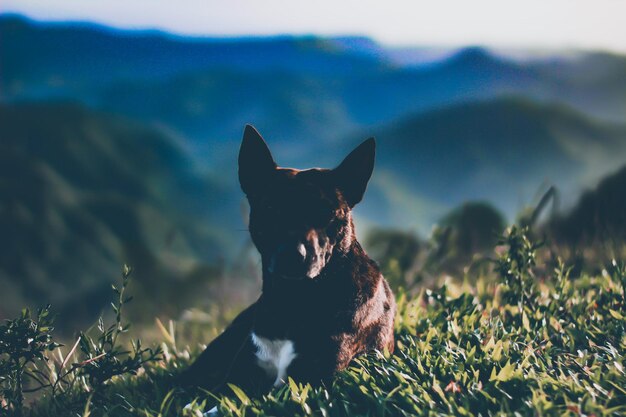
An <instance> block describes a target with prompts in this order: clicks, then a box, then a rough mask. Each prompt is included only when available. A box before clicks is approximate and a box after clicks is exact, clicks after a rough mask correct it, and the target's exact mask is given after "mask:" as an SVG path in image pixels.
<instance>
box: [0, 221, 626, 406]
mask: <svg viewBox="0 0 626 417" xmlns="http://www.w3.org/2000/svg"><path fill="white" fill-rule="evenodd" d="M495 249H496V250H495V252H494V257H493V262H492V263H490V267H489V268H486V269H485V271H486V272H485V273H481V274H480V275H481V276H480V277H479V278H478V279H477V280H475V281H474V282H472V279H470V277H468V276H466V279H464V280H453V279H452V278H450V277H447V278H445V279H444V280H443V281H442V282H440V285H437V286H435V287H434V288H433V289H430V290H427V289H422V290H419V291H418V292H416V293H414V294H409V293H407V292H405V291H403V290H398V291H397V297H398V303H399V311H398V316H397V320H396V338H397V343H396V350H395V352H394V354H393V355H390V354H389V353H388V352H375V353H372V354H370V355H368V356H365V357H360V358H358V359H356V360H355V361H353V364H352V365H351V366H350V367H349V368H348V369H346V370H345V371H343V372H341V373H340V374H338V375H337V377H336V379H335V381H334V383H333V384H332V386H327V387H311V386H309V385H306V386H302V385H299V384H297V383H296V382H294V381H292V380H290V381H289V383H288V384H287V385H285V386H284V387H282V388H279V389H276V390H274V391H272V392H271V393H269V394H268V395H267V396H264V397H263V398H249V397H248V396H247V395H246V394H245V393H244V392H242V391H241V390H239V389H238V388H237V387H234V386H233V387H231V390H232V393H231V395H229V396H226V397H219V398H217V397H214V396H213V395H211V394H210V393H206V392H196V393H187V392H183V391H181V390H180V389H178V388H173V387H171V383H170V380H171V377H172V375H175V374H176V373H177V372H178V371H179V370H180V369H181V368H183V367H184V366H186V365H187V364H188V363H189V362H190V360H191V359H192V358H193V357H194V356H195V355H196V354H197V353H198V352H199V350H200V346H198V345H197V343H195V344H192V347H191V348H190V347H189V346H184V345H183V342H181V341H178V340H177V339H178V338H179V337H181V338H185V337H188V336H189V334H190V328H189V326H191V325H190V324H189V323H187V324H185V323H178V324H176V323H170V325H169V326H167V325H166V326H164V325H162V324H161V323H160V322H159V323H158V326H157V327H160V329H161V333H160V339H161V342H162V343H160V348H157V346H154V350H153V351H143V349H144V348H143V347H140V346H137V345H134V347H133V349H132V352H130V353H124V352H123V349H122V348H121V347H120V346H121V345H122V343H120V342H118V341H116V340H115V339H116V338H117V336H118V333H119V335H122V333H123V332H127V331H128V332H131V333H132V328H131V329H128V328H126V326H125V324H124V318H123V314H122V310H123V307H124V305H125V300H126V298H127V297H126V295H124V292H125V290H126V284H127V283H128V282H129V279H130V278H129V277H128V275H129V274H128V273H129V272H130V271H129V270H126V271H125V272H126V273H125V275H124V276H125V277H126V278H125V279H124V281H123V285H122V286H118V287H116V288H115V293H116V294H118V296H116V301H115V302H114V303H113V306H114V309H115V311H116V312H118V311H119V315H118V316H117V317H118V320H119V321H115V322H114V323H113V325H111V327H109V328H107V326H106V325H105V323H102V322H101V323H100V324H99V326H97V327H98V328H99V329H92V331H91V332H90V333H88V335H87V336H83V337H82V338H83V340H84V341H87V342H88V343H81V344H80V346H79V347H78V348H77V349H75V352H73V353H70V354H69V355H68V351H69V350H70V348H72V346H64V347H57V346H56V345H52V344H51V343H52V339H51V338H50V337H49V334H48V333H46V332H48V331H50V329H46V328H43V327H44V326H47V323H46V321H47V320H48V319H47V318H46V317H45V314H44V317H39V318H34V319H33V320H32V321H31V324H33V326H26V327H28V328H30V329H34V328H36V323H37V322H38V321H39V322H40V324H41V326H40V327H39V328H37V329H36V331H37V332H38V333H37V334H39V336H37V335H35V336H34V339H35V341H34V342H33V341H32V340H31V341H29V342H28V343H30V345H29V346H30V350H29V349H23V351H22V353H23V354H24V358H26V357H29V355H28V352H33V351H34V350H36V348H35V347H36V346H39V347H42V348H43V350H46V353H43V356H42V357H46V358H49V359H48V360H47V362H46V361H45V360H39V359H37V358H36V356H37V355H30V356H35V357H34V358H32V362H33V364H34V365H26V364H25V362H24V359H22V362H20V363H21V364H23V365H24V368H25V369H27V371H26V374H29V373H30V374H31V375H33V377H36V378H37V380H39V381H40V384H41V385H47V384H49V383H52V386H47V387H44V388H43V389H41V391H40V394H39V396H38V398H37V399H36V400H35V401H34V402H32V403H31V404H30V405H26V406H25V408H24V409H23V413H24V415H31V416H61V415H68V416H69V415H82V416H126V415H138V416H155V417H156V416H174V415H188V416H200V415H201V414H202V413H203V412H204V411H206V410H208V409H209V408H211V407H212V406H213V405H216V404H217V406H218V409H219V415H223V416H243V415H246V416H249V415H274V416H276V415H285V416H287V415H288V416H296V415H303V416H304V415H323V416H344V415H345V416H347V415H351V416H352V415H389V416H395V415H398V416H404V415H511V414H513V413H517V414H518V415H572V416H576V415H595V416H603V415H607V416H608V415H625V414H626V389H625V388H624V387H626V374H625V373H624V367H626V356H625V355H624V352H625V349H626V332H625V330H626V318H625V317H626V305H625V304H624V295H625V294H624V292H625V291H626V269H625V268H624V267H623V265H621V264H620V263H619V262H617V261H613V262H611V263H610V264H608V265H606V266H600V269H599V271H600V272H599V273H598V274H589V273H586V272H583V273H581V274H580V275H579V276H573V275H572V274H571V268H568V266H567V265H565V264H564V263H563V262H562V261H561V260H560V259H559V258H557V257H556V256H555V254H554V253H553V251H551V250H549V249H548V248H546V247H545V246H542V245H541V244H538V243H536V242H534V241H533V240H532V239H531V238H530V237H529V233H528V230H527V229H524V228H519V227H512V228H508V229H507V231H506V232H505V233H504V235H503V237H502V239H501V240H500V241H499V242H498V246H497V247H496V248H495ZM136 296H138V297H140V296H141V295H140V294H136ZM18 321H19V320H18ZM12 323H16V322H12ZM120 325H121V326H120ZM8 327H10V326H8ZM214 327H216V326H214ZM6 328H7V326H6V325H5V326H4V327H3V328H2V330H1V331H3V332H5V333H4V334H3V335H5V336H6V334H7V333H6ZM17 328H19V326H17V327H13V329H14V330H15V329H17ZM118 329H124V330H123V332H118ZM211 331H213V332H215V331H217V329H216V328H215V329H212V330H211ZM16 332H17V333H19V331H14V334H16ZM192 333H193V332H192ZM204 334H205V335H206V329H205V332H204ZM41 335H44V336H41ZM185 335H186V336H185ZM4 340H9V339H8V338H4ZM11 340H13V339H11ZM38 341H39V342H41V343H42V344H40V345H35V344H36V343H37V342H38ZM3 343H4V344H3V345H0V348H1V349H3V350H1V351H0V353H2V356H0V358H2V361H3V362H2V365H0V366H10V362H9V361H7V360H6V359H7V358H8V357H9V356H8V354H7V352H8V351H11V346H8V345H7V343H6V342H3ZM33 343H35V344H33ZM16 344H17V345H19V343H17V342H16ZM14 345H15V344H14ZM13 347H15V346H13ZM12 352H16V350H15V349H14V350H12ZM69 356H71V358H70V357H69ZM66 357H67V358H68V359H67V360H64V359H63V358H66ZM71 363H73V365H70V364H71ZM28 369H29V370H28ZM35 369H37V370H35ZM65 370H70V371H71V372H69V373H68V372H67V371H65ZM64 373H65V374H66V375H65V376H64V377H63V378H62V381H61V382H60V383H57V384H54V382H55V381H56V380H57V379H58V375H62V374H64ZM24 378H26V377H24ZM0 382H1V383H2V388H3V393H4V396H5V403H4V408H3V412H5V413H17V414H19V413H20V411H21V409H20V408H19V406H18V404H19V402H20V401H19V399H18V398H17V397H19V393H16V392H15V391H11V389H12V388H15V385H14V382H15V381H13V380H11V378H10V377H9V378H6V377H5V378H4V379H2V380H0ZM36 385H38V384H30V385H29V386H36ZM11 395H13V397H11ZM10 399H12V400H13V402H12V403H11V404H7V403H6V401H7V400H10ZM187 404H191V405H189V406H187V408H184V407H185V405H187ZM11 408H12V410H11Z"/></svg>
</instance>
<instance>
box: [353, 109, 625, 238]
mask: <svg viewBox="0 0 626 417" xmlns="http://www.w3.org/2000/svg"><path fill="white" fill-rule="evenodd" d="M365 133H368V134H371V135H373V136H375V137H376V138H377V140H378V152H377V168H376V169H377V171H382V172H384V173H385V175H387V176H390V177H391V178H389V179H388V180H386V181H385V182H384V184H381V185H382V189H380V190H378V191H375V192H376V193H377V195H378V194H385V192H387V193H389V190H387V191H385V190H384V188H393V187H394V184H397V183H399V184H401V185H402V187H403V189H404V190H405V191H404V192H405V193H408V194H411V195H413V196H421V197H422V198H424V199H425V200H424V201H429V202H430V203H431V204H430V208H429V205H428V204H426V205H424V206H422V208H421V209H422V212H421V213H420V216H421V217H422V219H423V222H422V223H421V224H420V225H419V226H421V228H422V230H424V231H427V230H428V225H429V224H431V223H432V222H436V221H437V220H438V219H439V218H440V217H441V215H442V212H441V208H442V207H447V208H448V209H450V208H453V207H455V206H457V205H459V204H461V203H462V202H463V201H467V200H486V201H491V202H493V204H495V206H496V207H498V209H500V210H502V211H503V212H504V213H505V214H507V216H508V217H509V219H510V220H512V219H513V217H514V216H515V214H516V213H517V212H518V211H519V210H520V209H522V208H523V206H524V205H525V204H533V203H534V200H533V196H534V195H535V194H536V193H537V191H539V189H540V188H541V186H542V185H543V186H545V185H555V186H556V187H557V188H558V189H560V191H561V192H562V194H563V195H562V200H563V201H564V203H565V204H566V206H567V205H571V204H573V203H574V201H575V200H576V198H577V196H578V195H579V193H580V192H581V190H582V187H581V184H585V185H586V186H593V185H595V184H596V183H597V181H599V180H600V179H601V177H602V176H604V175H607V174H608V173H610V172H612V171H613V170H615V169H618V168H619V167H621V166H622V165H623V164H624V161H626V125H620V124H607V123H603V122H599V121H597V120H594V119H590V118H588V117H586V116H584V115H583V114H581V113H578V112H576V111H573V110H571V109H569V108H567V107H564V106H560V105H555V104H537V103H534V102H532V101H529V100H527V99H522V98H519V97H506V98H500V99H496V100H487V101H484V102H470V103H463V104H458V105H454V106H450V107H446V108H442V109H439V110H433V111H431V112H427V113H425V114H419V115H414V116H407V117H406V118H404V119H401V120H399V121H396V122H393V123H390V124H389V125H387V126H385V127H380V128H377V129H375V130H373V131H370V130H366V131H364V132H363V133H362V134H357V135H353V136H352V138H351V139H347V140H346V142H347V143H355V142H357V141H358V140H359V138H361V137H362V136H364V135H365ZM590 173H592V174H590ZM373 187H374V189H376V187H377V185H376V178H374V185H373ZM379 198H380V197H379ZM387 209H388V210H390V212H394V213H396V217H394V216H390V214H389V213H382V212H380V211H376V210H372V211H371V213H372V214H371V216H373V217H378V218H382V219H393V218H395V220H394V221H392V222H391V225H395V224H401V223H405V224H410V223H413V224H415V221H416V218H417V215H415V217H414V218H413V220H412V221H411V217H410V215H409V213H412V212H414V211H412V210H410V209H408V208H406V207H398V206H395V207H394V206H391V207H387ZM402 212H404V213H402ZM407 215H408V216H407Z"/></svg>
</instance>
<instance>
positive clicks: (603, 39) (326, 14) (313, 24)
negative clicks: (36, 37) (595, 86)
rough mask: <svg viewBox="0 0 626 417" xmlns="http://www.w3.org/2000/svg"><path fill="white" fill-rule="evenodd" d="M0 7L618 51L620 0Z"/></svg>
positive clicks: (63, 16) (204, 30) (230, 28)
mask: <svg viewBox="0 0 626 417" xmlns="http://www.w3.org/2000/svg"><path fill="white" fill-rule="evenodd" d="M0 11H2V12H17V13H22V14H25V15H27V16H29V17H31V18H34V19H38V20H81V21H92V22H99V23H103V24H106V25H110V26H114V27H119V28H141V29H148V28H156V29H162V30H166V31H169V32H175V33H179V34H192V35H209V36H239V35H246V36H247V35H253V36H258V35H276V34H317V35H327V36H335V35H366V36H370V37H372V38H374V39H376V40H377V41H379V42H381V43H383V44H386V45H389V46H448V47H452V46H463V45H483V46H490V47H496V48H497V47H503V48H530V49H555V48H558V49H583V50H586V49H600V50H608V51H615V52H620V53H626V0H586V1H581V0H518V1H511V0H429V1H422V0H413V1H410V0H403V1H401V0H377V1H369V0H358V1H357V0H308V1H301V0H164V1H157V0H2V2H1V3H0Z"/></svg>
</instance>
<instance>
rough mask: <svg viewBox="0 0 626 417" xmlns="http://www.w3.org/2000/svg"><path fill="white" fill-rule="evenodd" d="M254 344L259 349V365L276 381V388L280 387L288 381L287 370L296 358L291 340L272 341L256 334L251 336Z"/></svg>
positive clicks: (257, 355)
mask: <svg viewBox="0 0 626 417" xmlns="http://www.w3.org/2000/svg"><path fill="white" fill-rule="evenodd" d="M250 336H251V337H252V343H254V345H255V346H256V347H257V352H256V357H257V363H258V364H259V366H260V367H261V368H263V369H264V370H265V372H267V374H268V375H270V376H271V377H272V378H275V380H274V386H275V387H278V386H280V385H282V384H284V383H285V380H286V379H287V368H288V367H289V364H291V361H293V360H294V359H295V358H296V356H297V355H296V352H295V350H294V348H293V342H292V341H291V340H280V339H277V340H270V339H266V338H264V337H261V336H257V335H256V334H254V333H251V335H250Z"/></svg>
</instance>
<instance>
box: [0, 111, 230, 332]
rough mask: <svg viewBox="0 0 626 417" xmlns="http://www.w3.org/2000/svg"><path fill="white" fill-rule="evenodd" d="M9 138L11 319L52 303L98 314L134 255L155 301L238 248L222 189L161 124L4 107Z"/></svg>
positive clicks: (70, 314)
mask: <svg viewBox="0 0 626 417" xmlns="http://www.w3.org/2000/svg"><path fill="white" fill-rule="evenodd" d="M0 138H2V139H1V140H0V213H1V214H0V230H2V233H1V234H0V247H1V248H2V250H0V286H1V287H2V289H3V290H2V296H1V297H2V301H1V302H0V316H2V317H6V316H7V315H9V314H14V313H15V312H16V311H19V309H21V308H22V306H23V305H26V304H28V305H43V304H45V303H46V302H52V303H53V304H55V305H57V307H58V309H57V311H60V312H61V313H62V317H63V318H64V320H65V322H66V323H68V322H71V321H73V320H74V321H79V322H80V321H84V320H92V319H93V317H94V314H96V313H97V312H99V311H100V309H101V308H102V307H103V306H104V303H105V301H104V300H103V297H104V296H105V295H104V294H103V291H104V290H105V289H107V288H108V287H109V286H110V282H111V281H112V280H114V279H116V278H117V277H118V276H119V273H120V268H121V265H122V264H123V263H124V262H126V263H129V264H131V265H133V267H134V268H135V270H136V273H137V284H138V285H141V286H142V287H144V288H145V290H146V292H147V293H148V294H151V296H149V297H147V298H146V301H147V303H148V304H149V305H152V306H156V305H158V304H157V303H158V302H159V300H160V299H161V298H162V297H173V296H175V295H176V294H177V292H178V293H179V294H183V293H184V292H185V291H187V289H186V285H185V277H188V276H190V274H192V273H193V272H194V271H196V272H197V273H198V274H199V275H200V276H201V278H203V279H204V278H207V279H208V278H210V276H211V273H210V271H211V268H209V265H210V264H212V263H214V262H215V261H216V260H217V259H218V258H219V257H220V256H223V254H224V253H223V252H224V251H226V250H228V249H227V248H228V246H227V244H228V242H229V240H228V239H227V236H226V235H225V234H223V233H220V231H223V230H224V229H223V228H225V227H228V226H227V224H228V222H227V221H225V220H223V219H222V220H221V222H217V221H216V219H215V217H217V216H218V215H219V213H220V204H221V201H222V200H223V195H224V194H223V192H222V191H221V189H220V187H219V186H218V185H217V184H216V183H215V182H213V181H212V180H209V179H208V178H203V177H202V176H200V175H198V173H197V172H196V170H195V169H194V167H193V165H192V164H191V162H190V160H189V158H188V157H187V156H186V154H185V153H184V152H183V151H182V149H181V148H180V146H179V145H178V144H177V143H176V142H175V141H174V140H172V138H170V137H168V136H166V135H164V134H163V133H160V132H159V131H157V130H154V129H150V128H146V127H142V126H140V125H138V124H136V123H133V122H130V121H128V120H126V119H124V118H121V117H116V116H111V115H107V114H104V113H98V112H92V111H89V110H87V109H85V108H84V107H81V106H78V105H74V104H28V105H26V104H25V105H16V106H6V105H3V106H0ZM218 225H219V226H218ZM202 270H203V271H204V273H200V271H202ZM213 275H214V274H213ZM169 287H172V288H171V291H170V292H169V293H168V291H164V290H167V289H168V288H169ZM174 289H175V290H174ZM172 291H173V292H172ZM151 297H152V298H151ZM76 300H80V302H76ZM145 307H146V312H148V311H150V310H151V309H150V308H149V306H145ZM164 308H165V307H164ZM167 308H172V305H171V304H170V307H167ZM152 311H154V310H152Z"/></svg>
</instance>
